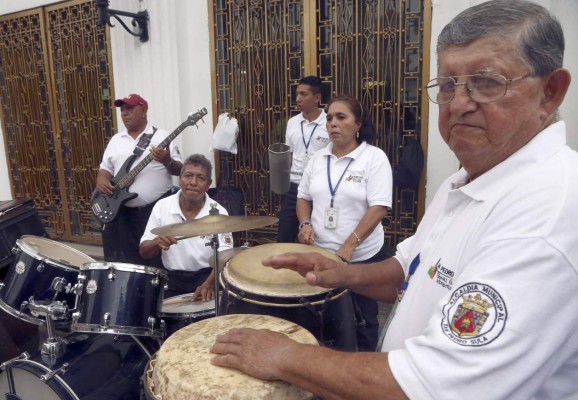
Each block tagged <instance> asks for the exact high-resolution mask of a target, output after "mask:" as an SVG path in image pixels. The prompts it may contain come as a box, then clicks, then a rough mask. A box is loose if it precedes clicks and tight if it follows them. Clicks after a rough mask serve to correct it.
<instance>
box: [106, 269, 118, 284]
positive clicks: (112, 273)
mask: <svg viewBox="0 0 578 400" xmlns="http://www.w3.org/2000/svg"><path fill="white" fill-rule="evenodd" d="M115 279H116V274H115V273H114V269H113V268H111V269H110V271H109V272H108V280H109V281H111V282H112V281H114V280H115Z"/></svg>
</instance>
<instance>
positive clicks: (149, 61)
mask: <svg viewBox="0 0 578 400" xmlns="http://www.w3.org/2000/svg"><path fill="white" fill-rule="evenodd" d="M110 8H112V9H115V10H123V11H128V12H138V11H143V10H147V12H148V13H149V18H150V21H149V36H150V39H149V41H148V42H145V43H141V42H140V41H139V39H138V38H135V37H133V36H131V35H129V34H128V33H127V32H126V31H125V30H124V29H123V28H122V27H121V26H120V25H118V24H115V25H118V26H115V27H114V28H111V29H110V35H111V49H112V59H113V74H114V88H115V94H116V98H121V97H124V96H126V95H127V94H129V93H138V94H140V95H141V96H143V97H144V98H145V99H146V100H147V101H148V103H149V112H148V119H149V121H150V122H151V123H152V124H154V125H155V126H157V127H159V128H164V129H166V130H167V131H169V132H171V131H173V130H174V129H175V128H176V127H177V126H179V125H180V124H181V122H183V121H184V120H185V119H186V117H187V115H188V114H189V113H191V112H192V111H195V110H197V109H199V108H202V107H205V108H206V109H207V111H208V115H207V117H205V118H204V122H202V121H201V122H199V123H198V124H197V127H189V128H186V129H185V130H184V131H183V132H182V133H181V134H180V135H179V136H178V137H177V139H175V143H177V145H178V146H179V149H180V151H181V155H182V156H183V158H184V157H186V156H188V155H190V154H193V153H202V154H204V155H205V156H206V157H207V158H209V160H211V161H213V153H212V152H210V151H209V147H210V144H211V136H212V133H213V124H212V121H213V119H212V116H213V107H212V101H211V70H210V55H211V50H210V48H209V45H210V43H209V20H208V18H209V17H208V9H207V2H206V1H204V0H192V1H191V0H189V1H158V0H142V1H137V0H112V1H111V2H110ZM112 21H113V24H114V23H115V20H114V19H113V20H112ZM117 115H118V124H119V126H118V128H119V129H121V128H122V121H121V119H120V110H119V112H118V113H117ZM213 181H215V179H213Z"/></svg>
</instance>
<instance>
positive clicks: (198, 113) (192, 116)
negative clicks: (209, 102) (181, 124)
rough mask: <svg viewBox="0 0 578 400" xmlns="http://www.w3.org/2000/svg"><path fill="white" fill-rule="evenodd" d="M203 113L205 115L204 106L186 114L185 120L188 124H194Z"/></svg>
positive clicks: (201, 117)
mask: <svg viewBox="0 0 578 400" xmlns="http://www.w3.org/2000/svg"><path fill="white" fill-rule="evenodd" d="M205 115H207V109H206V108H205V107H203V108H199V109H198V110H197V111H194V112H192V113H190V114H189V115H188V116H187V121H188V122H189V124H190V125H195V124H196V123H197V122H198V121H199V120H200V119H203V117H204V116H205Z"/></svg>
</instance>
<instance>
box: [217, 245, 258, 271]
mask: <svg viewBox="0 0 578 400" xmlns="http://www.w3.org/2000/svg"><path fill="white" fill-rule="evenodd" d="M248 248H249V247H247V246H242V247H234V248H232V249H227V250H222V251H219V252H218V253H219V254H217V258H218V259H219V271H221V270H222V269H223V267H224V266H225V265H226V264H227V262H228V261H229V260H230V259H231V258H233V257H235V256H236V255H237V254H239V253H241V252H243V251H244V250H247V249H248ZM209 265H210V266H211V268H214V267H215V255H214V254H213V255H212V256H211V258H209Z"/></svg>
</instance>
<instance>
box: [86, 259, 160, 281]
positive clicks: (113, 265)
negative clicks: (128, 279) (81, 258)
mask: <svg viewBox="0 0 578 400" xmlns="http://www.w3.org/2000/svg"><path fill="white" fill-rule="evenodd" d="M108 269H115V270H117V271H124V272H136V273H141V274H150V275H156V274H160V275H162V276H164V277H166V275H167V272H166V271H165V270H163V269H160V268H155V267H149V266H145V265H136V264H128V263H120V262H87V263H84V264H83V265H82V266H81V267H80V270H81V271H89V270H92V271H97V270H108Z"/></svg>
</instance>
